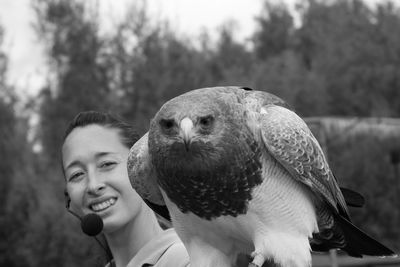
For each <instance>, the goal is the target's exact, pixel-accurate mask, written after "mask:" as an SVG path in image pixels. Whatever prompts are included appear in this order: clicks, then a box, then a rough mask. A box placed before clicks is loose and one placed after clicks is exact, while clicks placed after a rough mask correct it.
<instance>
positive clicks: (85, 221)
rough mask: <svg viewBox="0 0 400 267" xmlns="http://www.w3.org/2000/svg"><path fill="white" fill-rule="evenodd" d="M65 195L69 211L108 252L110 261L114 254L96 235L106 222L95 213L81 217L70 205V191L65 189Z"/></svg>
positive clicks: (85, 230)
mask: <svg viewBox="0 0 400 267" xmlns="http://www.w3.org/2000/svg"><path fill="white" fill-rule="evenodd" d="M64 197H65V207H66V208H67V211H68V212H69V213H70V214H72V215H73V216H74V217H76V218H77V219H78V220H79V221H80V222H81V229H82V231H83V232H84V233H85V234H86V235H88V236H92V237H94V239H95V240H96V242H97V243H98V244H99V245H100V247H101V248H102V249H103V250H104V251H105V252H106V255H107V260H108V261H109V262H110V261H111V259H112V254H111V251H110V249H109V248H108V247H107V246H104V245H103V244H102V243H101V242H100V240H99V239H97V237H96V235H98V234H100V233H101V231H103V226H104V224H103V220H102V219H101V217H100V216H99V215H97V214H95V213H89V214H86V215H85V216H83V217H82V218H81V217H80V216H79V215H78V214H76V213H75V212H73V211H72V210H70V207H69V206H70V202H71V199H70V198H69V195H68V192H67V191H66V190H65V191H64ZM111 266H113V265H111Z"/></svg>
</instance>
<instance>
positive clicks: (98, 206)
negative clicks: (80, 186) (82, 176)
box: [89, 197, 117, 212]
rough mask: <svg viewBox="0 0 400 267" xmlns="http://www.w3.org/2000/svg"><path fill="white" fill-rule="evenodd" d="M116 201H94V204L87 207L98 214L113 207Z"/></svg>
mask: <svg viewBox="0 0 400 267" xmlns="http://www.w3.org/2000/svg"><path fill="white" fill-rule="evenodd" d="M116 201H117V198H115V197H111V198H108V199H105V200H101V201H100V202H99V201H96V202H95V203H92V204H90V205H89V207H90V209H91V210H92V211H94V212H100V211H103V210H106V209H108V208H109V207H111V206H113V205H114V204H115V202H116Z"/></svg>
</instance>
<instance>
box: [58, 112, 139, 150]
mask: <svg viewBox="0 0 400 267" xmlns="http://www.w3.org/2000/svg"><path fill="white" fill-rule="evenodd" d="M94 124H95V125H100V126H104V127H107V128H111V129H118V130H119V132H120V136H121V141H122V143H123V144H124V145H125V146H126V147H128V148H131V147H132V146H133V145H134V144H135V143H136V141H137V140H139V135H138V134H137V132H136V131H135V129H134V127H133V125H130V124H128V123H126V122H124V121H123V120H122V119H120V118H118V117H117V116H116V115H112V114H111V113H103V112H98V111H83V112H80V113H79V114H78V115H76V116H75V118H74V119H73V120H72V121H71V122H70V123H69V125H68V127H67V129H66V131H65V134H64V138H63V142H64V141H65V139H66V138H67V137H68V135H69V134H70V133H71V132H72V131H73V130H74V129H75V128H78V127H85V126H88V125H94Z"/></svg>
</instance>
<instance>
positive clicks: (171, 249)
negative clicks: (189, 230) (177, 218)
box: [154, 228, 189, 267]
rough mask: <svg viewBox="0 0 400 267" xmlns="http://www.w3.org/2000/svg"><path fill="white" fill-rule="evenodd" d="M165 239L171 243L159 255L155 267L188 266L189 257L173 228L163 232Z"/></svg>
mask: <svg viewBox="0 0 400 267" xmlns="http://www.w3.org/2000/svg"><path fill="white" fill-rule="evenodd" d="M164 235H165V237H166V238H167V239H168V240H169V241H170V242H171V243H170V245H169V246H168V248H167V249H166V250H165V251H164V253H163V254H162V255H161V257H160V258H159V260H158V261H157V264H156V265H154V266H157V267H170V266H171V267H172V266H176V267H183V266H188V265H189V255H188V253H187V251H186V248H185V246H184V245H183V243H182V241H181V240H180V239H179V237H178V235H177V234H176V232H175V230H174V229H173V228H171V229H168V230H166V231H165V232H164Z"/></svg>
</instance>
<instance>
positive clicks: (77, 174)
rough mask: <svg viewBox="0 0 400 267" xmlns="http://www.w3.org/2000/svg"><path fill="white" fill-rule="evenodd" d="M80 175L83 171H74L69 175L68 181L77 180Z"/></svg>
mask: <svg viewBox="0 0 400 267" xmlns="http://www.w3.org/2000/svg"><path fill="white" fill-rule="evenodd" d="M81 176H83V172H76V173H73V174H72V175H71V176H70V177H69V179H68V181H71V182H73V181H76V180H78V179H79V177H81Z"/></svg>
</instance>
